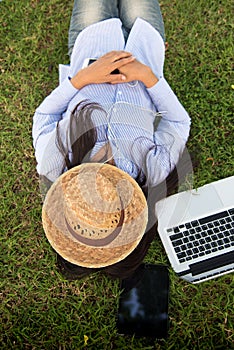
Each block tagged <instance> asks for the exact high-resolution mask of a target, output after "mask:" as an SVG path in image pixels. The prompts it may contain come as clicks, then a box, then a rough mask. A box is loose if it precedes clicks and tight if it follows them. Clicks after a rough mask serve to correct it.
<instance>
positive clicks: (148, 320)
mask: <svg viewBox="0 0 234 350" xmlns="http://www.w3.org/2000/svg"><path fill="white" fill-rule="evenodd" d="M121 289H122V290H123V292H122V293H121V295H120V299H119V309H118V317H117V329H118V332H119V333H120V334H135V336H143V337H144V336H150V337H154V338H165V337H166V336H167V332H168V297H169V274H168V269H167V267H166V266H163V265H152V264H142V265H141V266H140V267H139V268H138V270H137V271H136V272H135V273H134V275H133V276H132V277H131V278H128V279H126V280H123V281H122V283H121Z"/></svg>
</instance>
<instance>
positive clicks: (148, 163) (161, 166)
mask: <svg viewBox="0 0 234 350" xmlns="http://www.w3.org/2000/svg"><path fill="white" fill-rule="evenodd" d="M147 90H148V93H149V95H150V97H151V99H152V101H153V103H154V105H155V107H156V109H157V111H159V112H160V114H161V120H160V122H159V124H158V126H157V129H156V131H155V132H154V135H153V139H149V138H146V139H145V140H143V141H142V140H141V142H136V143H135V144H134V147H133V155H134V158H135V160H136V162H137V163H138V164H142V169H143V171H144V172H145V174H146V177H147V181H148V185H151V186H156V185H157V184H159V183H160V182H162V181H163V180H165V178H166V177H167V176H168V175H169V173H170V172H171V171H172V170H173V169H174V167H175V166H176V164H177V163H178V160H179V158H180V156H181V154H182V152H183V150H184V148H185V144H186V142H187V140H188V137H189V131H190V124H191V120H190V117H189V115H188V113H187V112H186V110H185V109H184V107H183V106H182V105H181V103H180V102H179V100H178V98H177V97H176V95H175V94H174V92H173V91H172V89H171V87H170V86H169V84H168V83H167V81H166V80H165V79H164V78H161V79H160V80H159V82H158V83H157V84H155V85H154V86H153V87H151V88H148V89H147ZM139 157H141V158H142V159H143V161H140V159H139ZM137 158H138V159H137Z"/></svg>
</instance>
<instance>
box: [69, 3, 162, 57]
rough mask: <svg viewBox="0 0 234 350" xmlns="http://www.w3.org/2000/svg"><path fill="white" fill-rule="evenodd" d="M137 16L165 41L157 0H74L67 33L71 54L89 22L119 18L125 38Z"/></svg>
mask: <svg viewBox="0 0 234 350" xmlns="http://www.w3.org/2000/svg"><path fill="white" fill-rule="evenodd" d="M137 17H141V18H143V19H144V20H146V21H147V22H148V23H150V24H151V25H152V26H153V27H154V28H155V29H157V30H158V32H159V33H160V35H161V36H162V38H163V40H164V41H165V32H164V23H163V18H162V14H161V11H160V6H159V3H158V0H74V6H73V11H72V16H71V21H70V28H69V35H68V53H69V55H71V53H72V49H73V46H74V44H75V41H76V38H77V36H78V34H79V33H80V32H81V31H82V30H83V29H84V28H86V27H87V26H89V25H90V24H94V23H97V22H100V21H103V20H105V19H109V18H120V20H121V21H122V24H123V28H122V30H123V34H124V38H125V40H127V38H128V34H129V32H130V30H131V28H132V26H133V24H134V22H135V20H136V18H137Z"/></svg>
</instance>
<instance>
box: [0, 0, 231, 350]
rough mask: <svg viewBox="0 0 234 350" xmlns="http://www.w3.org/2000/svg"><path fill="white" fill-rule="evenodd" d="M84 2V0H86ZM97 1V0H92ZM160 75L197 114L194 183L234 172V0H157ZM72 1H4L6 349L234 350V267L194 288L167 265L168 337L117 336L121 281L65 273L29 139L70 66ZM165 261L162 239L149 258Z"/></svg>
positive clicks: (0, 101) (1, 110)
mask: <svg viewBox="0 0 234 350" xmlns="http://www.w3.org/2000/svg"><path fill="white" fill-rule="evenodd" d="M87 1H88V0H87ZM90 1H92V0H90ZM160 3H161V5H162V7H161V8H162V12H163V15H164V20H165V28H166V35H167V41H168V43H169V47H168V50H167V52H166V63H165V77H166V78H167V80H168V81H169V82H170V84H171V86H172V87H173V89H174V91H175V92H176V94H177V95H178V97H179V98H180V100H181V101H182V103H183V105H184V106H185V108H186V109H187V111H188V112H189V114H190V115H191V118H192V130H191V137H190V140H189V142H188V148H189V150H191V151H193V152H196V153H197V155H198V158H199V161H200V163H199V166H198V168H196V169H195V174H194V179H195V185H203V184H205V183H207V182H210V181H213V180H218V179H221V178H223V177H225V176H230V175H233V168H234V162H233V136H234V133H233V114H232V110H231V109H232V108H231V105H232V104H231V101H232V99H233V93H234V90H233V84H234V80H233V75H232V71H231V70H232V58H233V37H232V34H233V17H232V11H233V7H232V1H231V0H219V1H217V0H196V1H195V0H162V1H161V2H160ZM71 10H72V1H68V0H64V1H61V0H50V1H43V0H31V1H29V0H19V1H11V0H3V1H0V19H1V27H0V31H1V35H0V49H1V50H0V72H1V74H0V89H1V93H0V125H1V128H0V130H1V146H0V147H1V148H0V149H1V154H0V156H1V163H0V167H1V168H0V182H1V189H0V196H1V212H0V218H1V226H0V227H1V262H2V263H1V306H0V310H1V320H2V321H1V326H0V327H1V336H0V337H1V338H0V344H1V349H4V350H5V349H7V350H9V349H23V350H28V349H35V350H37V349H40V350H44V349H45V350H46V349H49V350H50V349H58V350H68V349H69V350H70V349H74V350H78V349H102V350H104V349H108V350H109V349H120V350H122V349H137V350H138V349H139V350H141V349H142V350H143V349H144V350H150V349H165V350H169V349H173V350H174V349H178V350H187V349H193V350H194V349H199V350H208V349H209V350H211V349H220V350H229V349H234V346H233V344H234V336H233V333H234V332H233V323H234V320H233V318H234V317H233V289H234V283H233V275H231V274H229V275H225V276H222V277H219V278H216V279H213V280H211V281H207V282H203V283H201V284H198V285H192V284H189V283H187V282H185V281H183V280H182V279H179V278H178V277H177V276H176V274H175V273H174V272H173V270H172V269H171V268H170V269H169V270H170V280H171V288H170V304H169V314H170V329H169V336H168V339H166V340H152V339H146V338H141V339H137V338H135V337H124V336H121V335H118V334H117V330H116V328H115V319H116V313H117V305H118V296H119V293H120V291H119V283H118V281H113V280H110V279H108V278H107V277H104V276H102V275H101V274H99V275H98V274H97V275H93V276H91V277H87V278H84V279H82V280H80V281H74V282H68V281H66V280H64V279H63V278H62V277H61V276H60V275H59V274H58V272H57V271H56V269H55V268H54V266H55V255H54V253H53V251H52V249H51V247H50V245H49V243H48V242H47V240H46V238H45V236H44V232H43V228H42V225H41V204H42V203H41V198H40V193H39V186H38V178H37V174H36V170H35V166H36V163H35V159H34V151H33V148H32V137H31V128H32V117H33V114H34V110H35V108H36V107H37V106H38V105H39V103H40V102H41V101H42V99H43V98H44V97H45V96H46V95H47V94H48V93H49V92H50V91H51V90H52V89H53V88H54V87H55V86H56V84H57V82H58V64H59V63H68V56H67V31H68V26H69V19H70V13H71ZM145 260H146V261H148V262H151V263H163V264H168V265H169V262H168V260H167V256H166V253H165V251H164V249H163V248H162V244H161V243H160V240H159V238H157V239H155V241H154V242H153V244H152V246H151V248H150V251H149V252H148V254H147V257H146V259H145Z"/></svg>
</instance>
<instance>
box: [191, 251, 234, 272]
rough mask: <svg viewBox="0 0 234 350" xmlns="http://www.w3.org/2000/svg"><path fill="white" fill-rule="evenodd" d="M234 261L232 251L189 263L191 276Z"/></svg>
mask: <svg viewBox="0 0 234 350" xmlns="http://www.w3.org/2000/svg"><path fill="white" fill-rule="evenodd" d="M232 263H234V252H229V253H224V254H222V255H219V256H215V257H214V258H209V259H206V260H203V261H201V262H198V263H195V264H191V265H190V266H189V267H190V272H191V273H192V275H193V276H196V275H200V274H201V273H204V272H207V271H211V270H215V269H218V268H219V267H223V266H226V265H229V264H232Z"/></svg>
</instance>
